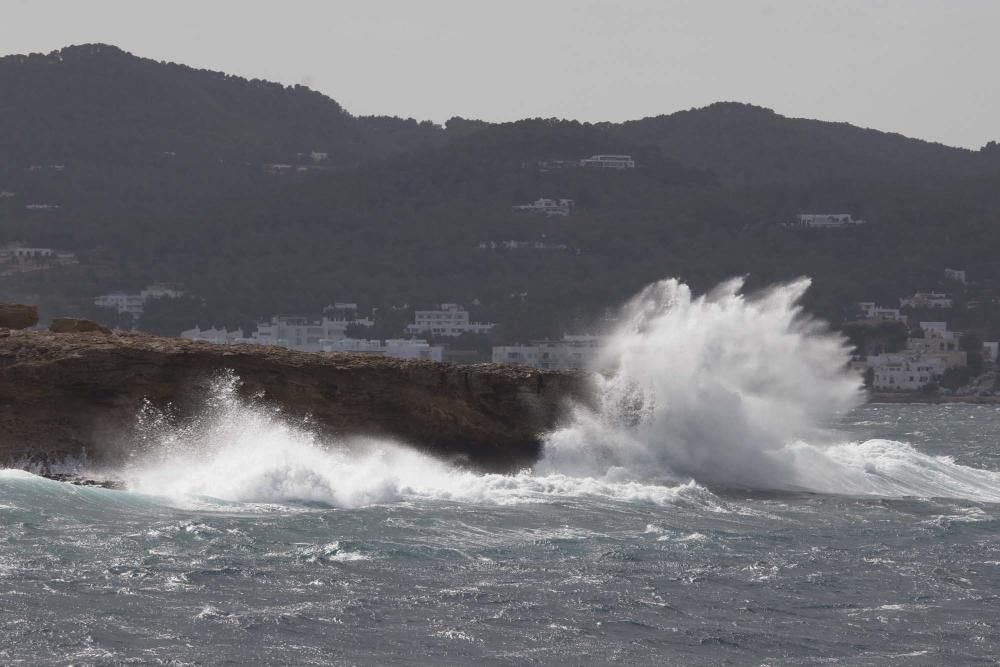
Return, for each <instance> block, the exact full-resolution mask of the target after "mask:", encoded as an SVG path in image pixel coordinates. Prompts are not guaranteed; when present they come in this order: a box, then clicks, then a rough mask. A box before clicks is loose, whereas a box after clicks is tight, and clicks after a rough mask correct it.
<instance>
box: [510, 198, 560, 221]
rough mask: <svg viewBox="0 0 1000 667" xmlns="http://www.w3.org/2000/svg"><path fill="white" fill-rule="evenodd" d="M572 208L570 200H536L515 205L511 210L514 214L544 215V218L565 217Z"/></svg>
mask: <svg viewBox="0 0 1000 667" xmlns="http://www.w3.org/2000/svg"><path fill="white" fill-rule="evenodd" d="M573 206H574V202H573V200H572V199H545V198H544V197H543V198H541V199H536V200H535V201H533V202H531V203H530V204H517V205H515V206H512V207H511V209H512V210H513V211H514V212H515V213H525V212H527V213H544V214H545V215H546V216H561V217H564V218H565V217H567V216H568V215H569V212H570V209H572V208H573Z"/></svg>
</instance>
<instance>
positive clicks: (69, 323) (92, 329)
mask: <svg viewBox="0 0 1000 667" xmlns="http://www.w3.org/2000/svg"><path fill="white" fill-rule="evenodd" d="M49 331H51V332H52V333H63V334H65V333H103V334H110V333H111V329H109V328H107V327H105V326H101V325H100V324H98V323H97V322H92V321H90V320H78V319H76V318H75V317H57V318H56V319H54V320H52V324H50V325H49Z"/></svg>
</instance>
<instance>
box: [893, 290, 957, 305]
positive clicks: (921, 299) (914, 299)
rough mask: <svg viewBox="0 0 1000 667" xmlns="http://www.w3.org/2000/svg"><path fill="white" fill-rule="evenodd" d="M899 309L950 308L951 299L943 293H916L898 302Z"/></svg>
mask: <svg viewBox="0 0 1000 667" xmlns="http://www.w3.org/2000/svg"><path fill="white" fill-rule="evenodd" d="M899 307H900V308H951V297H950V296H948V295H947V294H945V293H944V292H917V293H916V294H914V295H913V296H907V297H903V298H901V299H900V300H899Z"/></svg>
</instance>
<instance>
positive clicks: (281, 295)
mask: <svg viewBox="0 0 1000 667" xmlns="http://www.w3.org/2000/svg"><path fill="white" fill-rule="evenodd" d="M0 91H2V92H0V94H2V97H0V192H2V193H3V199H2V200H0V247H2V246H5V245H6V244H9V243H19V244H27V245H29V246H36V247H47V248H54V249H57V250H64V251H69V252H72V253H74V254H75V256H76V258H78V260H79V263H78V264H73V263H70V264H65V265H63V264H60V265H57V266H53V267H42V269H44V270H41V269H40V270H37V271H20V270H17V269H16V267H15V269H10V268H9V266H8V268H7V270H8V271H9V273H8V274H6V275H4V276H3V279H2V280H0V300H2V299H8V300H15V301H21V300H23V301H32V302H39V303H41V305H42V306H43V307H44V308H45V309H46V312H50V313H58V314H71V313H72V312H73V309H74V308H83V307H85V306H87V305H88V304H90V305H92V303H93V297H94V296H95V295H96V294H100V293H103V292H106V291H108V290H111V289H115V288H121V289H127V290H133V291H137V290H139V289H142V288H143V287H144V286H146V285H148V284H149V283H152V282H158V281H170V282H177V283H181V284H183V285H184V287H185V290H186V291H187V292H188V293H189V295H191V296H190V298H188V299H184V300H178V301H176V302H169V303H168V304H167V306H169V307H170V308H171V309H175V310H171V311H169V312H166V311H161V312H159V313H157V312H155V309H150V310H149V311H147V316H148V318H149V320H148V321H143V322H141V323H140V326H142V327H146V328H150V329H152V330H154V331H159V332H162V333H176V332H178V331H180V330H181V329H183V328H187V327H190V326H191V325H193V324H195V323H199V324H202V325H206V326H207V325H209V324H227V325H247V324H249V323H250V322H252V321H253V320H254V319H256V318H259V317H265V316H268V315H270V314H273V313H277V312H300V313H317V312H319V311H320V309H322V307H323V306H325V305H327V304H329V303H331V302H334V301H337V300H346V301H353V302H358V303H359V304H361V305H362V307H363V308H377V309H378V312H379V313H381V314H383V315H385V314H386V313H396V314H398V315H399V317H403V318H405V311H406V309H407V308H411V307H412V306H414V305H415V304H431V303H435V302H438V303H440V302H447V301H456V302H461V303H466V304H480V305H479V306H478V307H477V308H478V310H479V312H477V313H476V316H477V317H481V318H483V319H485V320H491V321H496V322H498V323H500V324H501V326H500V327H499V328H498V332H499V333H498V335H500V336H501V339H502V340H506V341H515V340H522V341H523V340H529V339H531V338H533V337H540V336H550V335H556V336H558V335H561V334H562V333H563V332H565V331H586V330H589V329H588V327H590V326H591V325H592V324H593V323H594V322H595V321H596V320H597V319H599V318H600V317H602V316H603V313H604V311H605V309H607V308H609V307H613V306H615V305H617V304H619V303H621V301H622V300H623V299H625V298H627V297H628V295H629V294H630V293H633V292H634V291H635V290H637V289H639V288H641V287H642V286H643V285H645V284H648V283H649V282H651V281H653V280H657V279H660V278H663V277H666V276H679V277H682V278H684V279H685V280H687V281H689V282H690V283H691V284H692V285H693V286H695V287H696V288H698V289H707V288H711V286H712V285H713V284H714V283H715V282H717V281H719V280H722V279H725V278H728V277H731V276H733V275H740V274H750V276H751V284H752V285H753V286H763V285H766V284H768V283H771V282H774V281H778V280H785V279H789V278H794V277H796V276H799V275H803V274H807V275H811V276H813V277H814V278H815V287H814V289H813V290H812V291H811V293H810V299H811V302H810V304H809V307H810V309H811V310H812V311H813V312H816V313H819V314H821V315H824V316H826V317H829V318H831V319H834V320H838V319H842V318H844V317H849V316H850V315H851V314H852V309H853V307H854V303H855V302H857V301H859V300H871V299H878V300H881V301H882V302H884V303H892V302H893V300H894V299H896V298H897V297H898V296H899V295H901V294H905V293H908V292H912V291H914V290H917V289H928V288H934V287H937V286H939V285H938V282H939V281H940V280H941V276H942V275H943V274H942V272H943V269H944V268H945V267H951V268H961V269H966V270H968V271H969V275H970V276H974V277H975V279H976V280H982V281H984V282H986V281H991V282H992V283H995V284H998V285H1000V269H998V268H997V266H998V265H997V262H996V248H997V247H1000V186H998V184H1000V148H997V146H996V144H990V145H988V146H986V147H984V149H983V150H982V151H968V150H962V149H956V148H949V147H946V146H941V145H938V144H931V143H927V142H923V141H918V140H914V139H908V138H906V137H902V136H900V135H895V134H887V133H883V132H875V131H873V130H863V129H860V128H857V127H853V126H850V125H846V124H836V123H824V122H818V121H807V120H799V119H789V118H784V117H782V116H780V115H778V114H776V113H774V112H772V111H769V110H766V109H760V108H757V107H751V106H748V105H740V104H731V103H726V104H716V105H712V106H710V107H706V108H704V109H697V110H692V111H685V112H680V113H675V114H672V115H670V116H661V117H658V118H649V119H644V120H639V121H634V122H628V123H623V124H612V123H600V124H588V123H579V122H574V121H561V120H554V119H533V120H524V121H519V122H515V123H504V124H490V123H485V122H482V121H476V120H466V119H461V118H453V119H452V120H450V121H448V123H447V124H446V126H445V127H444V128H442V127H440V126H436V125H433V124H431V123H426V122H425V123H418V122H416V121H412V120H401V119H398V118H392V117H370V118H359V117H355V116H352V115H350V114H349V113H347V112H346V111H345V110H344V109H342V108H341V107H340V105H338V104H337V103H336V102H334V101H333V100H331V99H329V98H327V97H325V96H323V95H321V94H319V93H316V92H314V91H311V90H308V89H306V88H302V87H290V88H289V87H285V86H280V85H278V84H274V83H268V82H263V81H256V80H254V81H248V80H246V79H241V78H238V77H232V76H227V75H224V74H220V73H216V72H207V71H201V70H194V69H191V68H188V67H184V66H181V65H173V64H166V63H158V62H155V61H152V60H145V59H141V58H137V57H135V56H132V55H130V54H127V53H125V52H123V51H121V50H119V49H117V48H114V47H109V46H102V45H92V46H80V47H70V48H67V49H63V50H61V51H58V52H54V53H52V54H48V55H30V56H10V57H7V58H3V59H0ZM313 152H319V153H326V154H328V157H327V158H325V159H324V158H320V159H318V160H313V159H312V157H311V156H310V154H311V153H313ZM594 154H629V155H632V156H633V157H634V158H635V163H636V166H635V168H630V169H623V170H617V169H603V168H596V167H590V166H585V165H583V164H581V162H580V160H581V158H586V157H588V156H590V155H594ZM278 166H281V167H282V168H281V169H277V167H278ZM538 198H552V199H561V198H566V199H572V200H574V202H575V204H574V205H573V206H572V207H571V210H570V211H569V215H566V216H546V215H543V214H539V213H535V214H532V213H527V212H524V211H521V210H515V209H513V208H512V207H513V206H516V205H519V204H527V203H529V202H533V201H535V200H537V199H538ZM32 204H35V205H34V206H32ZM39 204H40V205H41V206H38V205H39ZM48 204H52V206H48ZM803 212H819V213H824V212H827V213H829V212H837V213H840V212H844V213H851V214H853V215H855V216H856V217H859V218H862V219H865V220H867V221H868V224H866V225H862V226H858V227H856V228H850V229H843V230H834V231H818V230H793V229H787V228H786V227H784V226H782V223H783V222H787V221H789V220H791V219H793V217H794V215H795V214H796V213H803ZM160 307H166V306H163V305H162V304H161V306H160ZM983 312H985V309H984V311H983ZM380 317H381V315H380ZM157 318H158V319H157ZM154 322H155V324H154ZM991 322H993V321H992V320H991ZM994 324H995V327H996V329H997V335H998V336H1000V308H998V310H997V316H996V318H995V322H993V324H991V326H994ZM397 333H398V331H393V330H388V329H387V330H385V331H383V332H382V335H383V337H385V336H389V337H391V336H394V335H396V334H397Z"/></svg>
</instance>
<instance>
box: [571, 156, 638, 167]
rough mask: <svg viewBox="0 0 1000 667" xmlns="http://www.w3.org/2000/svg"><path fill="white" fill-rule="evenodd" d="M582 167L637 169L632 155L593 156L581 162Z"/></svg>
mask: <svg viewBox="0 0 1000 667" xmlns="http://www.w3.org/2000/svg"><path fill="white" fill-rule="evenodd" d="M580 165H581V166H583V167H596V168H598V169H635V160H633V159H632V156H631V155H591V156H590V157H589V158H586V159H583V160H580Z"/></svg>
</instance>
